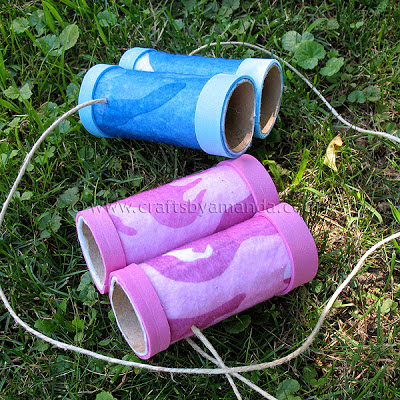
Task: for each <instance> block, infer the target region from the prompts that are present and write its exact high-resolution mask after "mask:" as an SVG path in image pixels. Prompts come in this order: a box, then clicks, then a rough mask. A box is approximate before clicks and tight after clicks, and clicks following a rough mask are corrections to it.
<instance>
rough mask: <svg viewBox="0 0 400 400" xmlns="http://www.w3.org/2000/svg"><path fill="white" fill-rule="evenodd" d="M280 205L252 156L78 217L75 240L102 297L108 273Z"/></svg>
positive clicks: (89, 211) (81, 212)
mask: <svg viewBox="0 0 400 400" xmlns="http://www.w3.org/2000/svg"><path fill="white" fill-rule="evenodd" d="M278 203H279V198H278V193H277V191H276V188H275V185H274V183H273V181H272V179H271V177H270V176H269V175H268V173H267V171H266V170H265V168H264V167H263V165H262V164H261V163H260V162H259V161H258V160H256V159H255V158H254V157H252V156H250V155H247V154H245V155H243V156H241V157H239V158H237V159H234V160H227V161H223V162H221V163H219V164H218V165H217V166H216V167H214V168H210V169H208V170H206V171H204V172H201V173H198V174H194V175H191V176H187V177H185V178H181V179H179V180H177V181H174V182H171V183H169V184H166V185H163V186H160V187H158V188H155V189H152V190H148V191H145V192H142V193H138V194H136V195H134V196H131V197H128V198H127V199H123V200H120V201H117V202H115V203H112V204H109V205H107V206H104V207H101V206H97V207H94V208H90V209H87V210H83V211H80V212H79V213H78V214H77V216H76V226H77V232H78V238H79V242H80V244H81V247H82V251H83V254H84V257H85V260H86V263H87V265H88V268H89V271H90V273H91V275H92V277H93V280H94V282H95V284H96V287H97V288H98V290H99V291H100V292H101V293H105V292H107V291H108V287H109V275H110V273H111V272H112V271H115V270H118V269H121V268H124V267H125V266H126V265H128V264H131V263H137V264H138V263H141V262H143V261H145V260H148V259H151V258H154V257H157V256H159V255H161V254H163V253H166V252H168V251H170V250H172V249H174V248H177V247H179V246H182V245H183V244H185V243H189V242H191V241H193V240H197V239H199V238H201V237H205V236H208V235H210V234H213V233H215V232H218V231H221V230H223V229H226V228H227V227H229V226H232V225H235V224H238V223H240V222H242V221H245V220H247V219H249V218H251V217H252V216H253V215H254V214H255V213H256V212H257V211H260V210H265V209H267V208H270V207H273V206H274V205H276V204H278Z"/></svg>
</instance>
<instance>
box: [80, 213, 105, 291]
mask: <svg viewBox="0 0 400 400" xmlns="http://www.w3.org/2000/svg"><path fill="white" fill-rule="evenodd" d="M80 224H81V227H80V230H81V233H82V236H83V239H84V241H85V244H86V249H85V248H83V249H82V250H83V252H84V254H85V257H86V259H87V260H88V261H89V262H88V268H89V270H90V272H91V275H92V277H93V279H94V280H95V281H96V285H97V286H98V287H103V286H104V283H105V282H104V278H105V267H104V261H103V257H102V256H101V253H100V249H99V247H98V245H97V242H96V239H95V238H94V236H93V234H92V231H91V229H90V227H89V226H88V225H87V224H86V222H85V221H84V220H83V218H80Z"/></svg>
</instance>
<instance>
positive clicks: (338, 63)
mask: <svg viewBox="0 0 400 400" xmlns="http://www.w3.org/2000/svg"><path fill="white" fill-rule="evenodd" d="M343 64H344V58H343V57H339V58H337V57H333V58H331V59H329V60H328V62H327V63H326V65H325V67H323V68H321V74H322V75H324V76H332V75H335V74H336V73H337V72H339V70H340V68H341V67H342V65H343Z"/></svg>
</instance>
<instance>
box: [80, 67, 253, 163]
mask: <svg viewBox="0 0 400 400" xmlns="http://www.w3.org/2000/svg"><path fill="white" fill-rule="evenodd" d="M100 98H106V99H107V103H102V104H95V105H92V106H89V107H86V108H83V109H81V110H80V111H79V113H80V114H79V115H80V118H81V121H82V123H83V125H84V127H85V128H86V129H87V130H88V131H89V132H90V133H92V134H93V135H96V136H104V137H108V138H111V137H121V138H128V139H143V140H149V141H154V142H160V143H167V144H173V145H176V146H184V147H191V148H194V149H202V150H204V151H205V152H206V153H209V154H214V155H220V156H225V157H230V158H235V157H238V156H240V155H241V154H243V153H244V152H245V151H246V149H247V148H248V147H249V146H250V143H251V139H252V136H253V129H254V126H253V125H254V107H255V97H254V85H253V82H252V79H251V78H250V77H248V76H236V75H226V74H218V75H215V76H213V77H211V78H210V77H204V76H193V75H182V74H173V73H161V72H159V73H149V72H143V71H135V70H127V69H125V68H122V67H119V66H115V65H106V64H97V65H95V66H94V67H92V68H91V69H90V70H89V71H88V72H87V73H86V75H85V77H84V79H83V82H82V85H81V88H80V92H79V103H83V102H85V101H88V100H92V99H100Z"/></svg>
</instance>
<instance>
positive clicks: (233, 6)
mask: <svg viewBox="0 0 400 400" xmlns="http://www.w3.org/2000/svg"><path fill="white" fill-rule="evenodd" d="M239 7H240V0H224V1H223V2H222V8H226V9H228V10H232V11H235V10H237V9H238V8H239Z"/></svg>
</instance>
